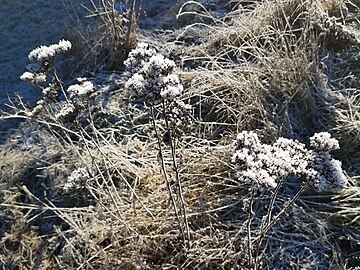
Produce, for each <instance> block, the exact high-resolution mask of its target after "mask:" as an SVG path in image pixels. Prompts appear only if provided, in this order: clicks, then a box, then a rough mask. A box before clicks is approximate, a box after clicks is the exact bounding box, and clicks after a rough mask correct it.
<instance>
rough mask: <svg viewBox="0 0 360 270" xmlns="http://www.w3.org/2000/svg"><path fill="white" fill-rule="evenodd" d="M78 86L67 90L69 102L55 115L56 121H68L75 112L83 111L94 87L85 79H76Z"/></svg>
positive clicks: (71, 86)
mask: <svg viewBox="0 0 360 270" xmlns="http://www.w3.org/2000/svg"><path fill="white" fill-rule="evenodd" d="M77 80H78V82H79V83H78V84H74V85H70V86H69V87H68V89H67V93H68V94H69V100H68V102H67V103H66V104H65V106H64V107H62V108H61V110H60V111H59V112H58V113H57V114H56V118H57V119H62V120H68V119H71V118H73V117H74V116H75V115H76V114H77V112H79V111H81V110H82V109H84V108H85V107H86V106H87V104H88V101H89V98H90V95H91V94H92V93H94V85H93V83H92V82H90V81H87V79H86V78H78V79H77Z"/></svg>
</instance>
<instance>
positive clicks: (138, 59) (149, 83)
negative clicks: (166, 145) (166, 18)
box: [125, 43, 191, 128]
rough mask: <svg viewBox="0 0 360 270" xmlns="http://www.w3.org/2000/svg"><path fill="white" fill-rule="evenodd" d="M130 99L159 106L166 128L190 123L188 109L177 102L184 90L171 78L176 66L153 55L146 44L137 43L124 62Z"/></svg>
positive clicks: (154, 52)
mask: <svg viewBox="0 0 360 270" xmlns="http://www.w3.org/2000/svg"><path fill="white" fill-rule="evenodd" d="M125 67H126V75H127V77H128V80H127V82H126V84H125V87H126V88H127V89H128V90H129V92H130V95H131V96H132V97H133V98H136V99H142V100H143V101H144V102H145V103H146V104H147V105H148V106H150V107H153V106H156V105H158V104H161V105H162V110H161V113H162V114H163V116H164V118H165V119H166V120H167V121H168V123H169V126H170V127H172V128H175V127H176V126H179V125H182V124H185V122H188V121H190V117H189V112H190V110H191V106H190V105H185V103H184V102H182V101H180V100H179V97H180V96H181V94H182V92H183V90H184V88H183V85H182V84H181V82H180V80H179V77H178V76H177V75H176V74H174V68H175V62H174V61H172V60H170V59H168V58H165V57H164V56H163V55H161V54H159V53H157V52H156V50H155V49H153V48H151V47H150V46H149V44H147V43H139V44H138V45H137V47H136V48H135V49H134V50H132V51H131V52H130V53H129V57H128V59H127V60H126V61H125Z"/></svg>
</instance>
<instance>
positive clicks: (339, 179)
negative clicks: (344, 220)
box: [232, 131, 347, 191]
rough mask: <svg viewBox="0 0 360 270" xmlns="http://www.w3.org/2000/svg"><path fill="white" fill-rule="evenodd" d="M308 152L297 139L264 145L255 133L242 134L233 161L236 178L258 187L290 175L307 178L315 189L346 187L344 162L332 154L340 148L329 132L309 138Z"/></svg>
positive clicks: (280, 140)
mask: <svg viewBox="0 0 360 270" xmlns="http://www.w3.org/2000/svg"><path fill="white" fill-rule="evenodd" d="M310 144H311V146H312V147H313V148H314V149H313V150H309V149H307V148H306V147H305V145H304V144H302V143H300V142H298V141H297V140H290V139H285V138H279V139H278V140H277V141H276V142H275V143H274V144H273V145H268V144H262V143H261V142H260V140H259V138H258V136H257V134H256V133H254V132H252V131H243V132H241V133H240V134H238V136H237V139H236V141H235V143H234V155H233V157H232V162H233V163H234V164H235V166H236V169H237V177H238V178H239V179H240V180H242V181H244V182H246V183H249V184H252V185H256V186H259V187H260V186H268V187H272V188H274V187H276V185H277V184H278V183H279V182H280V181H281V180H285V179H286V178H287V177H289V176H296V177H299V178H302V179H306V181H308V183H309V184H310V185H311V186H313V187H314V188H315V189H316V190H318V191H322V190H329V189H339V188H343V187H345V186H346V184H347V180H346V177H345V175H344V173H343V171H342V168H341V162H340V161H338V160H335V159H333V158H332V157H331V155H330V154H329V152H330V151H332V150H335V149H338V148H339V144H338V141H337V140H336V139H333V138H331V135H330V134H329V133H327V132H322V133H316V134H315V135H314V136H313V137H311V138H310Z"/></svg>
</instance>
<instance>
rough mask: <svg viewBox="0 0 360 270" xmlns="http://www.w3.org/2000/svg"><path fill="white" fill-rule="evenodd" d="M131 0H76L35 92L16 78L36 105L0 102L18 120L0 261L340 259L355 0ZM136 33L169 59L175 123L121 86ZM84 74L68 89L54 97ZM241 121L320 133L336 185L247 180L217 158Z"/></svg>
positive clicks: (352, 195) (359, 74)
mask: <svg viewBox="0 0 360 270" xmlns="http://www.w3.org/2000/svg"><path fill="white" fill-rule="evenodd" d="M119 2H120V3H119ZM125 2H127V3H125ZM132 2H134V1H110V0H109V1H89V2H88V5H87V10H86V12H87V14H88V17H87V18H86V20H85V22H81V21H77V20H72V21H73V22H76V25H74V26H73V27H72V29H73V30H72V31H69V32H68V33H67V37H66V38H67V39H68V40H70V41H71V43H72V49H71V50H70V51H69V52H67V53H66V54H65V55H64V56H61V57H59V58H56V63H55V64H54V67H56V69H57V70H58V72H55V71H54V70H50V69H49V70H48V71H47V72H49V74H50V72H51V74H53V76H54V79H53V80H52V81H46V82H45V83H46V84H48V83H50V82H51V83H53V85H49V89H50V90H46V91H45V89H46V87H45V86H44V85H40V87H39V85H33V87H35V88H36V87H38V90H40V91H39V92H41V90H43V93H44V97H43V98H39V100H42V101H41V103H38V105H40V109H41V110H37V109H36V110H34V107H35V105H28V104H26V103H25V102H22V100H21V99H20V100H13V103H12V104H10V108H9V109H8V110H7V111H4V112H2V115H1V119H2V120H4V121H9V120H12V119H21V121H22V122H21V125H20V127H18V128H16V129H14V130H12V131H9V132H8V134H7V137H6V140H5V143H4V144H2V145H0V186H1V188H0V266H1V267H2V268H3V269H356V267H357V266H359V265H360V229H359V228H360V223H359V218H358V217H359V214H360V205H359V199H360V188H359V175H360V156H359V150H360V109H359V108H360V107H359V106H360V98H359V97H360V96H359V94H360V93H359V87H360V81H359V78H360V66H359V51H360V47H359V46H360V45H359V41H360V24H359V19H360V18H359V15H360V9H359V4H360V3H359V1H356V0H352V1H350V0H349V1H345V0H344V1H343V0H314V1H305V0H302V1H293V0H281V1H272V0H265V1H221V0H217V1H205V0H204V1H188V2H185V1H180V2H179V3H178V2H175V1H173V2H172V1H155V2H156V3H154V1H148V2H147V1H143V2H144V3H142V2H141V1H139V2H138V3H137V4H136V5H134V6H132ZM136 2H137V1H136ZM68 7H69V6H68ZM132 10H133V11H134V14H133V15H134V16H132V12H131V11H132ZM135 15H136V16H135ZM56 42H57V41H56ZM139 42H146V43H147V44H149V48H153V49H154V50H156V52H157V53H159V54H162V55H164V56H165V57H167V58H169V59H171V60H173V61H174V62H175V64H176V67H175V68H174V69H173V70H171V75H172V74H176V75H177V76H178V77H179V78H180V81H181V83H182V85H183V91H182V93H181V96H179V101H177V102H180V101H182V102H184V104H187V105H191V108H192V109H191V111H190V114H189V115H187V116H189V119H187V120H189V121H187V122H186V124H183V123H182V122H181V123H180V124H183V125H180V124H179V123H177V122H176V123H175V124H176V125H175V126H176V128H172V127H169V118H167V117H166V116H165V115H166V112H165V111H163V110H162V107H161V106H165V105H164V103H161V102H159V100H161V99H160V98H159V100H152V102H149V101H148V100H146V98H144V97H142V99H141V98H140V99H136V98H134V96H133V95H132V94H131V91H130V90H129V89H130V87H129V83H128V81H129V74H128V73H129V70H128V68H127V69H126V68H125V66H124V61H125V60H126V59H127V55H128V54H129V52H130V51H131V50H132V49H134V48H135V47H136V45H137V44H138V43H139ZM38 45H39V46H40V45H43V44H41V43H40V44H38ZM47 45H48V44H47ZM62 63H65V64H62ZM128 66H129V64H127V67H128ZM23 70H24V71H25V70H26V67H25V66H24V67H23ZM57 74H60V75H64V77H65V78H66V79H63V80H61V79H59V80H57V78H56V76H57ZM60 75H59V76H60ZM78 77H82V79H77V80H76V78H78ZM84 78H86V80H85V79H84ZM49 80H50V79H49ZM85 82H91V85H92V86H93V87H91V92H89V94H86V100H82V99H81V100H79V99H77V100H75V99H74V100H73V99H72V98H73V97H72V96H71V94H69V96H66V94H65V93H66V91H67V90H69V86H70V85H73V84H78V86H79V87H80V86H81V87H83V86H84V84H85ZM87 85H88V86H89V85H90V84H89V83H88V84H87ZM46 86H47V85H46ZM41 87H42V89H41ZM66 89H67V90H66ZM137 89H140V88H137ZM55 90H56V91H55ZM54 91H55V92H56V94H54V93H55V92H54ZM49 93H52V94H53V95H52V96H51V97H46V95H48V94H49ZM68 93H70V92H68ZM82 98H83V97H82ZM71 102H72V103H71ZM76 102H78V103H76ZM74 104H81V105H79V108H81V109H77V110H75V112H74V111H73V114H70V115H69V114H64V108H68V107H69V105H74ZM165 108H166V107H165ZM35 111H36V112H35ZM64 115H65V116H66V117H63V116H64ZM241 131H254V132H255V133H256V134H257V135H258V137H259V139H260V140H261V141H262V142H263V143H264V144H269V145H270V144H272V143H274V142H275V141H276V140H277V139H278V138H279V137H285V138H288V139H292V140H298V141H299V142H301V143H304V144H305V146H306V147H309V138H310V137H311V136H313V135H314V133H319V132H328V133H330V134H331V135H332V137H334V138H336V139H337V140H338V141H339V145H340V149H339V150H336V151H335V152H333V153H332V156H333V157H334V158H336V159H338V160H340V161H341V162H342V168H343V170H344V173H345V175H346V178H347V181H348V185H347V187H346V188H345V189H342V190H340V191H333V190H330V191H322V192H318V191H316V190H314V189H312V188H309V189H307V190H306V191H304V192H303V193H301V195H300V196H299V197H297V193H298V191H299V190H300V189H301V186H302V183H303V180H302V179H298V178H295V177H289V178H287V179H283V181H282V182H281V184H279V185H278V187H277V188H276V189H275V190H271V189H269V188H262V189H259V190H257V191H256V192H250V189H249V188H250V185H249V183H244V182H242V181H240V179H238V178H237V168H236V167H235V166H234V164H233V162H232V156H233V142H234V140H235V138H236V136H237V134H238V133H240V132H241ZM164 172H165V173H164ZM293 198H296V200H292V199H293ZM249 202H251V203H250V205H251V207H249ZM290 202H291V204H290ZM249 209H250V211H249ZM282 209H285V210H286V211H283V212H282ZM269 213H270V215H269ZM278 213H281V215H279V216H277V214H278ZM274 217H277V218H276V219H274ZM272 218H273V219H272ZM272 220H273V222H272ZM264 224H265V225H264ZM266 224H267V225H269V224H270V225H271V226H270V225H269V226H266ZM265 228H266V229H265Z"/></svg>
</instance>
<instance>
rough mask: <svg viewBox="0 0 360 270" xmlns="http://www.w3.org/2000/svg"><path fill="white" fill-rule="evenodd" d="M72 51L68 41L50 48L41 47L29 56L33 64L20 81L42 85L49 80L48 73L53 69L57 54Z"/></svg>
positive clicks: (60, 42) (28, 67) (61, 41)
mask: <svg viewBox="0 0 360 270" xmlns="http://www.w3.org/2000/svg"><path fill="white" fill-rule="evenodd" d="M70 49H71V42H70V41H68V40H60V41H59V43H58V44H53V45H50V46H40V47H38V48H36V49H34V50H33V51H31V52H30V53H29V55H28V58H29V59H30V61H32V63H31V64H29V65H28V66H27V70H28V71H26V72H25V73H24V74H23V75H21V76H20V79H21V80H23V81H27V82H30V83H34V84H42V83H45V82H46V80H47V73H48V71H49V70H50V69H52V68H53V64H54V59H55V56H56V54H58V53H65V52H67V51H69V50H70Z"/></svg>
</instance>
